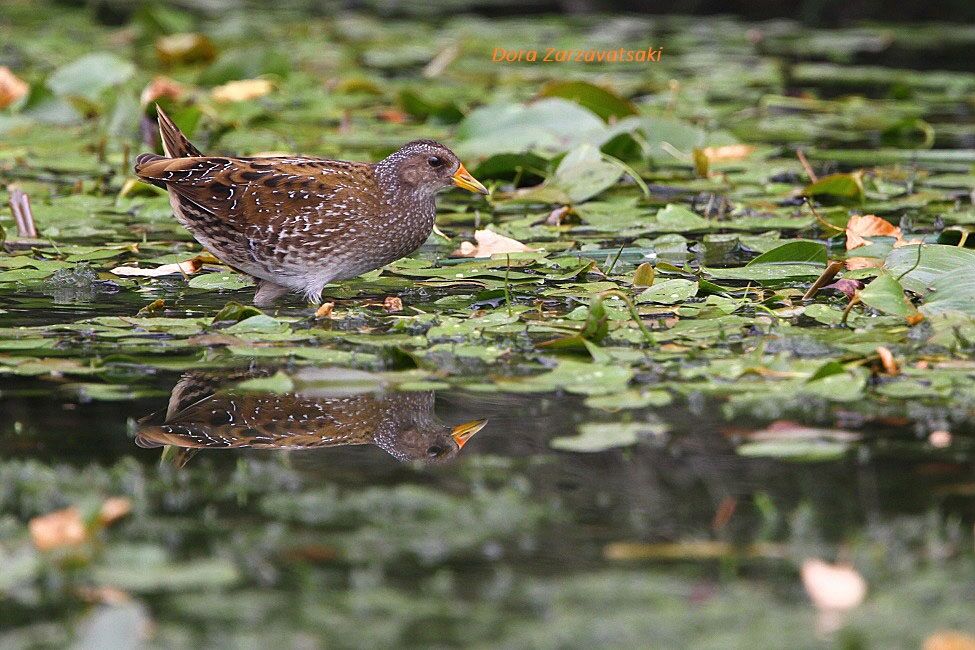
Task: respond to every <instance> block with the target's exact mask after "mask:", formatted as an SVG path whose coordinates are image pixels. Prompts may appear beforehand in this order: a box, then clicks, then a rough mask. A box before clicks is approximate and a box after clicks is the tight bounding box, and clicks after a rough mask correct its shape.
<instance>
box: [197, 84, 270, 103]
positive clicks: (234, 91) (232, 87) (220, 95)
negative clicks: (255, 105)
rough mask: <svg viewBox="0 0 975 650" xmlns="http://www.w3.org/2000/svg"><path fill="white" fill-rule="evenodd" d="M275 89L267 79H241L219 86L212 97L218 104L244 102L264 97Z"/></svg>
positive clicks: (211, 94) (212, 92)
mask: <svg viewBox="0 0 975 650" xmlns="http://www.w3.org/2000/svg"><path fill="white" fill-rule="evenodd" d="M273 89H274V86H273V85H272V84H271V82H270V81H268V80H267V79H240V80H238V81H228V82H227V83H225V84H224V85H222V86H217V87H216V88H214V89H213V90H212V91H211V92H210V96H211V97H213V99H214V101H217V102H242V101H246V100H248V99H257V98H258V97H263V96H264V95H267V94H268V93H270V92H271V90H273Z"/></svg>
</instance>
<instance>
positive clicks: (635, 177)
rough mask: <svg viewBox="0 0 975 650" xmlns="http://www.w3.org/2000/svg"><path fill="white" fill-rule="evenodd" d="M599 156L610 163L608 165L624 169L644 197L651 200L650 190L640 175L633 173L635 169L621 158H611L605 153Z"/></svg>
mask: <svg viewBox="0 0 975 650" xmlns="http://www.w3.org/2000/svg"><path fill="white" fill-rule="evenodd" d="M599 156H600V158H602V159H603V160H604V161H606V162H608V163H610V164H612V165H616V166H617V167H619V168H620V169H622V170H623V173H624V174H626V175H627V176H629V177H630V178H632V179H633V182H634V183H636V184H637V187H639V188H640V191H642V192H643V195H644V196H645V197H647V198H648V199H649V198H650V188H649V187H647V184H646V182H645V181H644V180H643V179H642V178H640V175H639V174H637V173H636V172H635V171H633V168H632V167H630V166H629V165H627V164H626V163H625V162H623V161H622V160H620V159H619V158H616V157H614V156H610V155H609V154H607V153H603V152H601V151H600V152H599Z"/></svg>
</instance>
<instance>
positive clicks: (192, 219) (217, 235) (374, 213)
mask: <svg viewBox="0 0 975 650" xmlns="http://www.w3.org/2000/svg"><path fill="white" fill-rule="evenodd" d="M159 125H160V133H161V135H162V139H163V143H164V148H165V150H166V153H167V156H157V155H155V154H142V155H141V156H139V157H138V159H137V161H136V167H135V169H136V173H137V174H138V175H139V177H140V178H142V179H143V180H145V181H147V182H149V183H153V184H155V185H158V186H159V187H163V188H165V189H166V190H168V192H169V197H170V203H171V205H172V207H173V212H174V213H175V215H176V217H177V219H178V220H179V221H180V223H181V224H183V226H185V227H186V228H187V230H189V231H190V232H191V233H192V234H193V236H194V237H195V238H196V240H197V241H199V242H200V243H201V244H202V245H203V246H205V247H206V248H207V249H208V250H210V251H211V252H212V253H213V254H214V255H215V256H216V257H217V258H219V259H221V260H222V261H224V262H226V263H227V264H229V265H230V266H232V267H234V268H236V269H238V270H240V271H242V272H244V273H247V274H249V275H251V276H253V277H255V278H257V279H258V281H259V289H258V292H257V295H256V296H255V303H256V304H262V305H266V304H269V303H271V302H273V301H274V300H275V299H276V298H277V297H278V296H280V295H282V294H283V293H285V292H287V291H288V290H293V291H300V292H302V293H304V294H305V296H306V297H307V298H308V299H309V300H311V301H313V302H319V301H320V300H321V293H322V290H323V288H324V287H325V285H326V284H328V283H329V282H333V281H336V280H344V279H348V278H352V277H355V276H357V275H361V274H362V273H365V272H366V271H370V270H372V269H376V268H379V267H381V266H384V265H386V264H389V263H390V262H393V261H395V260H397V259H399V258H401V257H404V256H406V255H409V254H410V253H412V252H413V251H415V250H416V249H417V248H418V247H419V246H420V245H421V244H422V243H423V242H424V241H426V238H427V237H428V236H429V235H430V232H431V230H432V229H433V224H434V218H435V217H436V203H435V197H436V193H437V192H438V191H439V190H440V189H443V188H444V187H446V186H448V185H450V184H451V181H452V180H453V182H454V183H456V184H460V183H459V182H458V180H457V178H458V176H459V175H461V173H463V177H464V178H465V179H470V181H472V182H473V183H474V184H475V185H476V188H475V189H476V190H477V191H483V186H480V184H478V183H477V182H476V181H474V180H473V178H471V177H470V176H469V175H468V174H467V172H466V170H464V168H463V165H461V164H460V161H459V160H457V157H456V156H455V155H454V154H453V153H452V152H451V151H450V150H449V149H447V148H446V147H444V146H443V145H441V144H439V143H437V142H434V141H432V140H417V141H414V142H411V143H409V144H407V145H405V146H404V147H402V148H401V149H399V150H398V151H396V152H394V153H393V154H391V155H390V156H389V157H387V158H385V159H383V160H382V161H380V162H378V163H376V164H369V163H360V162H346V161H339V160H326V159H318V158H302V157H295V158H285V157H269V158H234V157H224V156H204V155H202V154H201V153H200V152H199V150H197V149H196V148H195V147H194V146H193V145H192V144H190V143H189V142H188V141H187V140H186V138H185V137H184V136H183V134H182V133H181V132H180V131H179V129H178V128H177V127H176V126H175V125H174V124H173V123H172V121H171V120H170V119H169V118H168V117H167V116H166V114H165V113H164V112H162V111H161V110H160V111H159ZM427 160H430V161H432V160H442V161H443V165H441V166H440V167H438V168H430V169H427V168H425V167H424V166H423V165H424V161H427ZM461 186H462V187H468V189H470V187H469V185H461Z"/></svg>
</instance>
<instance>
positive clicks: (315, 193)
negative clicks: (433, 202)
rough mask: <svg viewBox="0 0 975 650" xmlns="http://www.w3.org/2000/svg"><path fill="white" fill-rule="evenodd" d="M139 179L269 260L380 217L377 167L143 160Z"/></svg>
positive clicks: (271, 160) (300, 161) (196, 159)
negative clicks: (289, 247)
mask: <svg viewBox="0 0 975 650" xmlns="http://www.w3.org/2000/svg"><path fill="white" fill-rule="evenodd" d="M136 173H137V174H138V175H139V177H140V178H142V179H143V180H145V181H147V182H150V183H153V184H156V185H160V186H163V187H165V188H166V189H168V190H170V191H171V192H173V194H175V196H176V198H177V200H178V201H179V202H180V204H185V205H187V206H188V207H190V208H192V209H191V210H188V211H186V212H187V213H189V214H197V215H200V218H201V219H203V221H212V220H216V221H218V222H221V223H224V224H226V225H227V226H230V228H231V229H233V230H235V231H237V232H238V233H240V234H243V235H245V236H246V237H247V238H248V240H250V242H251V243H250V244H249V245H250V246H251V247H252V248H253V247H254V246H255V245H256V247H257V248H258V249H260V248H262V247H265V248H266V249H267V251H265V252H266V253H267V254H270V252H271V251H273V250H275V249H277V248H281V244H282V243H284V242H286V241H287V240H288V239H290V238H292V237H299V238H302V236H303V235H304V234H306V233H311V234H308V235H306V236H307V237H317V238H328V237H329V235H330V234H333V233H336V232H339V231H342V230H345V229H346V228H348V227H350V226H352V225H353V224H354V223H355V222H356V221H358V220H360V219H369V218H371V217H375V216H376V215H378V214H379V213H380V209H381V204H380V197H379V196H378V186H377V184H376V179H375V176H374V174H373V170H372V166H371V165H367V164H363V163H347V162H340V161H331V160H319V159H314V158H224V157H220V156H206V157H191V158H163V157H158V156H152V155H143V156H140V157H139V159H138V161H137V164H136Z"/></svg>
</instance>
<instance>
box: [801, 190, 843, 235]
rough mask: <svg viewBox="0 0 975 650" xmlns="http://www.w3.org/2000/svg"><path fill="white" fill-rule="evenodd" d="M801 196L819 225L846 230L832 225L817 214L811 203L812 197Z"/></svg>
mask: <svg viewBox="0 0 975 650" xmlns="http://www.w3.org/2000/svg"><path fill="white" fill-rule="evenodd" d="M802 198H803V199H804V200H805V201H806V205H808V206H809V211H810V212H812V216H814V217H815V218H816V221H818V222H819V223H820V224H821V225H823V226H825V227H827V228H829V229H830V230H833V231H835V232H846V228H840V227H839V226H834V225H833V224H831V223H830V222H828V221H826V220H825V219H823V218H822V217H821V216H819V213H818V212H816V206H814V205H813V202H812V199H810V198H809V197H808V196H804V197H802Z"/></svg>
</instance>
